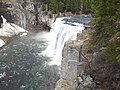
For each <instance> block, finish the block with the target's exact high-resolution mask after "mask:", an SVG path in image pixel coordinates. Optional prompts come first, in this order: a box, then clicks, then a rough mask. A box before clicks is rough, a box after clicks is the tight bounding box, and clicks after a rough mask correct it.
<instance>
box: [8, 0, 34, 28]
mask: <svg viewBox="0 0 120 90" xmlns="http://www.w3.org/2000/svg"><path fill="white" fill-rule="evenodd" d="M6 3H8V4H10V5H11V6H12V7H11V8H10V10H11V14H12V17H13V20H14V23H15V24H17V25H19V26H21V27H23V28H28V27H30V26H32V25H33V24H34V21H35V16H34V2H33V0H20V1H14V2H6ZM29 29H30V28H29Z"/></svg>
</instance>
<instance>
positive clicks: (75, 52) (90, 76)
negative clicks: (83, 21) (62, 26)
mask: <svg viewBox="0 0 120 90" xmlns="http://www.w3.org/2000/svg"><path fill="white" fill-rule="evenodd" d="M87 32H89V30H85V31H84V32H83V33H82V34H81V33H79V34H78V38H77V40H76V41H68V42H67V43H66V44H65V46H64V49H63V58H62V65H61V78H60V80H59V81H58V82H57V84H56V88H55V90H119V89H120V63H117V62H106V61H105V57H104V56H103V55H102V53H101V50H95V49H92V48H86V45H85V42H86V40H87V39H88V34H87Z"/></svg>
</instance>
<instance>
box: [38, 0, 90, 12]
mask: <svg viewBox="0 0 120 90" xmlns="http://www.w3.org/2000/svg"><path fill="white" fill-rule="evenodd" d="M37 1H38V2H41V3H42V9H43V11H52V12H53V13H59V12H62V13H63V12H72V13H77V12H80V11H81V12H82V13H89V12H91V4H92V3H91V0H44V1H43V0H37Z"/></svg>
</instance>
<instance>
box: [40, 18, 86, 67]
mask: <svg viewBox="0 0 120 90" xmlns="http://www.w3.org/2000/svg"><path fill="white" fill-rule="evenodd" d="M69 19H70V18H69ZM69 19H68V17H61V18H57V19H56V21H55V22H54V23H53V25H52V28H51V31H50V34H51V39H50V42H49V45H48V47H47V49H46V50H44V51H43V52H42V54H43V55H46V56H48V57H51V58H52V60H53V61H51V62H50V64H52V65H53V64H56V65H61V59H62V49H63V47H64V44H65V42H66V41H68V40H75V39H76V37H77V33H78V32H81V33H82V30H84V25H83V24H81V23H78V22H74V21H69Z"/></svg>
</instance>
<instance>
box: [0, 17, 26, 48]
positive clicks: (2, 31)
mask: <svg viewBox="0 0 120 90" xmlns="http://www.w3.org/2000/svg"><path fill="white" fill-rule="evenodd" d="M1 18H2V19H3V23H2V28H0V36H2V37H12V36H14V35H18V34H20V33H21V35H20V36H24V35H27V32H28V31H26V30H25V29H23V28H21V27H19V26H18V25H15V24H14V23H8V22H7V20H6V19H5V18H4V17H3V16H2V15H1ZM3 45H5V42H4V41H3V40H2V39H0V47H2V46H3Z"/></svg>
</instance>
